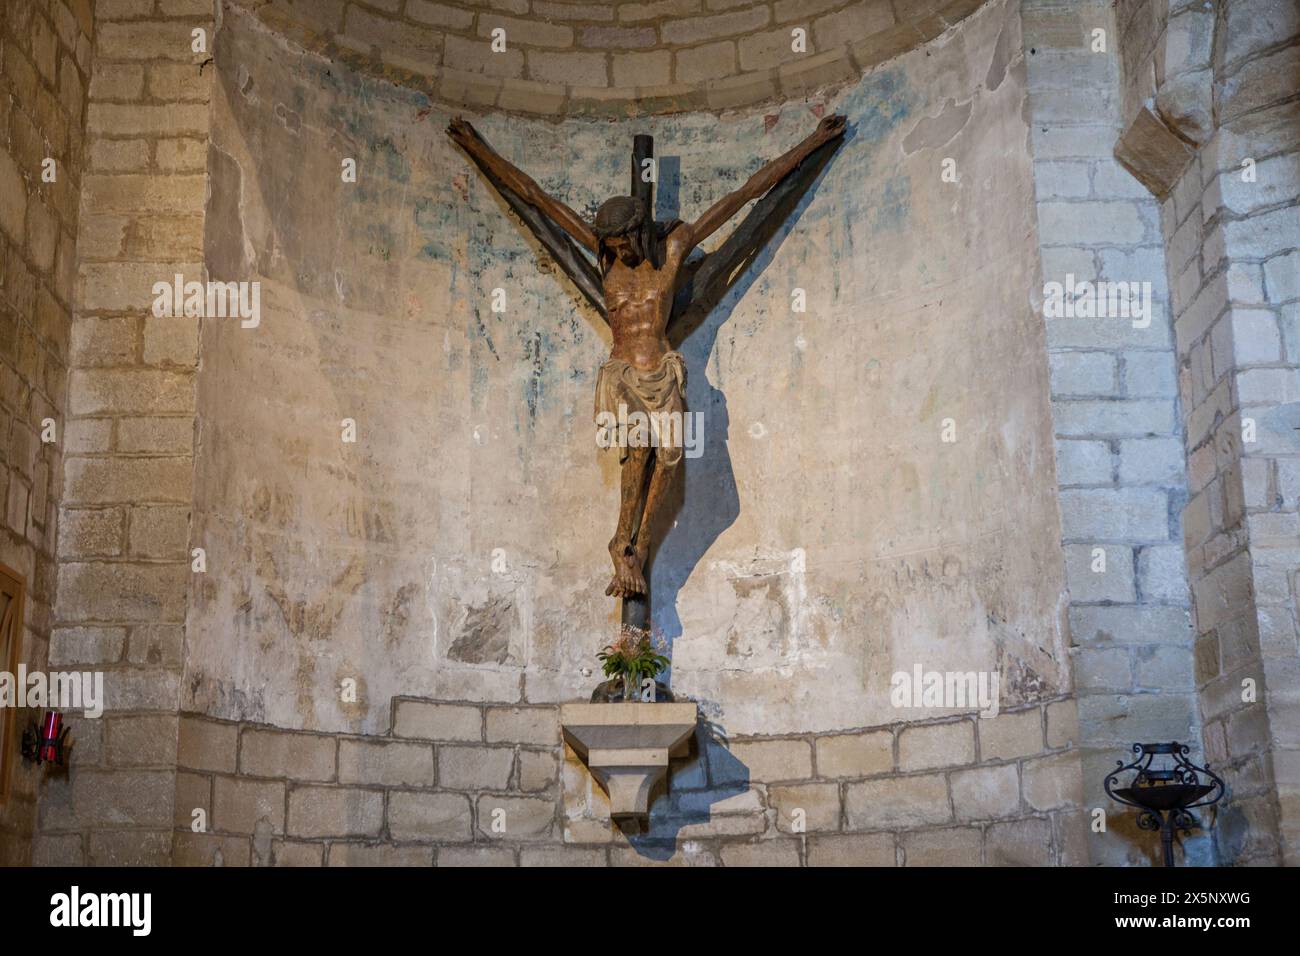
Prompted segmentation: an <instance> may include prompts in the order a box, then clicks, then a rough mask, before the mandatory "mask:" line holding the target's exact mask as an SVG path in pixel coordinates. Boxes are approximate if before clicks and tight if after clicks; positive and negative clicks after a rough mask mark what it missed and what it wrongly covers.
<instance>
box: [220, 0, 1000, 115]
mask: <svg viewBox="0 0 1300 956" xmlns="http://www.w3.org/2000/svg"><path fill="white" fill-rule="evenodd" d="M238 2H240V3H241V4H242V5H244V6H246V7H248V8H249V9H250V10H253V11H255V12H256V14H257V16H258V17H259V18H261V19H262V20H263V21H264V22H265V23H267V24H268V25H269V26H271V27H272V28H273V29H275V30H276V32H278V33H282V34H284V35H287V36H290V37H292V38H293V39H294V41H295V43H296V44H298V45H301V46H303V47H305V48H307V49H310V50H314V51H317V52H320V53H324V54H326V55H328V56H329V57H330V58H331V59H334V60H337V61H340V62H344V63H347V64H348V65H349V66H350V67H352V68H353V69H356V70H359V71H362V72H365V73H369V74H372V75H377V76H383V77H386V78H389V79H392V80H394V81H396V82H398V83H400V84H401V85H403V86H406V87H408V88H411V89H418V90H421V91H423V92H425V93H428V94H430V95H431V96H433V97H436V98H437V99H439V100H441V101H443V102H446V103H453V104H461V105H463V106H465V107H469V108H472V109H484V108H490V107H495V108H496V109H497V110H505V111H511V112H519V113H532V114H541V115H557V114H563V115H575V116H605V115H608V116H629V115H634V114H649V113H662V112H684V111H689V110H717V109H729V108H734V107H740V106H747V105H752V104H755V103H762V102H776V101H781V100H798V99H802V98H805V97H807V96H809V95H813V94H816V93H817V92H818V91H819V90H821V89H822V88H824V87H825V86H826V85H828V84H835V83H840V84H843V83H845V82H848V81H851V80H854V79H856V78H857V77H858V76H859V75H860V74H861V73H862V72H863V71H865V70H868V69H871V68H872V67H874V66H876V65H878V64H880V63H883V62H884V61H886V60H888V59H890V58H892V57H895V56H897V55H898V54H900V53H903V52H905V51H907V50H911V49H913V48H915V47H917V46H919V45H921V44H923V43H926V42H928V41H930V40H933V39H934V38H936V37H938V36H939V35H940V34H942V33H943V32H944V31H945V30H947V29H948V28H949V27H951V26H953V25H954V24H956V23H959V22H960V21H961V20H962V19H963V18H965V17H966V16H968V15H969V14H970V13H972V12H973V11H974V10H976V9H977V8H978V7H979V6H980V4H981V3H982V2H983V0H646V2H639V0H617V2H615V0H589V2H577V3H574V2H570V0H491V2H489V0H439V2H429V0H409V2H407V3H405V4H402V3H399V2H398V0H346V2H345V0H238ZM498 30H500V31H503V32H502V33H501V34H499V39H500V40H501V41H502V44H503V46H502V48H501V49H497V50H493V48H492V41H493V38H494V33H495V31H498ZM795 30H799V31H802V34H803V36H802V40H803V46H801V47H799V48H798V49H796V48H795V37H794V35H793V31H795Z"/></svg>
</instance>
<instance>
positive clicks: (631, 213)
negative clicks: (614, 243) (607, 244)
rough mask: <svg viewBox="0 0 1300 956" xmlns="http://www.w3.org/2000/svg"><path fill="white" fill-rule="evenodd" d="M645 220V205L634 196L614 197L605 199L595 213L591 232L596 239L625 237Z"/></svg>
mask: <svg viewBox="0 0 1300 956" xmlns="http://www.w3.org/2000/svg"><path fill="white" fill-rule="evenodd" d="M644 220H645V205H644V204H643V203H642V202H641V200H639V199H637V198H636V197H635V196H615V197H614V198H613V199H607V200H605V201H604V202H603V203H601V205H600V209H598V210H597V211H596V222H595V225H594V227H593V230H592V231H594V232H595V233H596V238H597V239H608V238H610V237H611V236H626V235H627V234H628V233H631V232H635V231H636V230H637V229H639V228H640V227H641V223H642V222H643V221H644Z"/></svg>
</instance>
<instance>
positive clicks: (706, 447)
mask: <svg viewBox="0 0 1300 956" xmlns="http://www.w3.org/2000/svg"><path fill="white" fill-rule="evenodd" d="M852 138H853V129H852V127H850V128H849V129H848V130H847V131H846V134H845V136H844V137H843V138H842V139H840V140H833V141H831V142H829V143H826V144H825V145H823V146H821V147H819V148H818V149H817V150H816V151H814V152H813V153H812V154H811V155H810V156H809V157H808V158H807V159H806V160H805V161H804V162H803V163H802V164H801V165H800V166H799V167H798V168H797V169H795V171H794V172H792V173H791V174H790V175H789V176H787V177H786V178H785V179H784V180H782V181H781V182H780V183H778V184H777V185H776V186H775V187H773V189H772V190H771V191H769V192H768V193H767V195H765V196H764V197H763V198H762V199H760V200H758V202H756V203H755V204H754V206H753V208H752V209H751V210H750V211H749V214H748V215H747V216H746V217H745V218H744V220H742V221H741V223H740V224H739V225H738V226H737V227H736V228H735V229H734V230H733V231H732V232H731V234H730V235H729V236H728V237H727V239H726V240H725V241H724V242H723V243H722V244H721V245H720V246H719V247H718V248H717V249H716V250H715V251H714V252H712V253H707V254H701V253H698V252H697V253H695V254H693V256H692V258H691V259H690V260H688V262H687V267H686V268H687V270H688V272H687V278H686V280H685V281H684V282H683V284H682V287H681V289H680V290H679V292H678V293H677V296H676V298H675V300H674V302H673V315H672V319H671V320H670V321H669V325H668V338H669V342H670V344H671V345H672V347H673V348H675V349H677V350H678V351H680V352H681V353H682V355H683V357H684V358H685V360H686V369H687V374H686V408H687V410H688V411H691V412H696V411H701V412H703V413H704V418H703V454H702V455H700V456H699V457H697V458H689V457H686V458H683V459H682V461H683V467H682V469H681V471H680V472H679V473H678V475H677V477H676V479H675V480H674V481H673V484H672V488H671V490H670V492H669V498H668V502H667V507H665V508H664V509H663V511H661V512H660V516H659V519H658V520H659V522H660V527H657V528H655V529H653V531H654V533H653V534H652V535H651V540H652V541H656V542H659V543H658V544H657V545H656V546H655V547H654V548H653V550H652V551H651V554H650V557H649V564H650V573H649V575H648V578H647V579H648V580H649V581H650V593H651V614H652V619H653V621H654V624H655V627H656V629H657V630H658V631H659V632H661V633H662V635H663V637H664V640H665V641H666V642H667V643H668V646H669V648H670V650H669V652H668V656H669V658H670V659H671V657H672V653H671V647H672V644H673V642H674V641H675V640H676V639H677V638H678V637H679V636H680V635H681V633H682V621H681V618H680V616H679V615H678V613H677V598H678V595H679V593H680V591H681V589H682V587H683V586H684V585H685V584H686V581H687V580H688V579H689V578H690V576H691V574H692V573H693V572H694V570H695V567H696V565H698V564H699V562H700V560H701V558H703V556H704V555H705V554H706V553H707V552H708V550H709V548H711V547H712V546H713V543H714V542H715V541H717V539H718V537H719V536H720V535H721V534H722V533H723V532H724V531H726V530H727V528H729V527H730V526H731V525H732V523H733V522H734V521H735V520H736V518H737V517H738V516H739V515H740V495H739V491H738V489H737V486H736V476H735V473H734V471H733V470H732V465H731V454H730V451H729V449H728V446H727V436H728V429H729V426H730V420H729V417H728V414H727V397H726V395H725V394H723V392H722V390H721V389H718V388H715V387H714V386H713V385H712V384H710V382H709V380H708V378H707V376H706V375H705V367H706V366H707V364H708V360H709V356H710V355H712V354H713V349H714V346H715V344H716V342H717V339H718V334H719V332H720V331H721V330H722V327H723V326H724V325H725V324H726V323H727V320H728V319H730V318H731V314H732V312H733V310H734V309H735V307H736V305H737V304H738V303H739V302H740V300H741V299H742V298H744V296H745V294H746V293H747V292H748V291H749V289H750V287H751V286H752V285H753V284H754V282H755V281H756V280H757V279H758V277H759V276H760V275H761V274H762V272H763V270H764V269H766V268H767V266H768V264H769V263H770V262H771V261H772V259H773V258H774V257H775V255H776V252H777V250H778V249H779V248H780V247H781V244H782V243H783V242H784V241H785V239H786V237H787V236H788V235H790V233H791V232H792V231H793V230H794V228H795V226H796V225H797V224H798V222H799V220H800V218H801V217H802V216H803V213H804V211H805V210H806V209H807V208H808V206H809V205H810V204H811V203H812V200H813V197H814V196H815V195H816V192H817V188H818V186H819V185H820V182H821V179H822V175H823V173H824V171H825V169H826V166H827V164H828V163H829V162H830V159H831V156H833V155H834V153H835V151H836V150H837V149H838V148H839V147H840V146H841V145H843V144H844V143H846V142H848V141H849V140H850V139H852ZM680 188H681V165H680V160H679V159H678V158H677V157H675V156H668V157H663V158H661V159H660V160H659V194H658V196H657V199H656V211H655V213H656V214H655V218H656V219H657V220H659V221H660V222H670V221H672V220H673V219H675V218H677V217H678V213H679V209H678V203H679V197H680ZM688 485H689V487H690V488H691V493H690V494H689V495H688V494H686V487H687V486H688Z"/></svg>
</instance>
